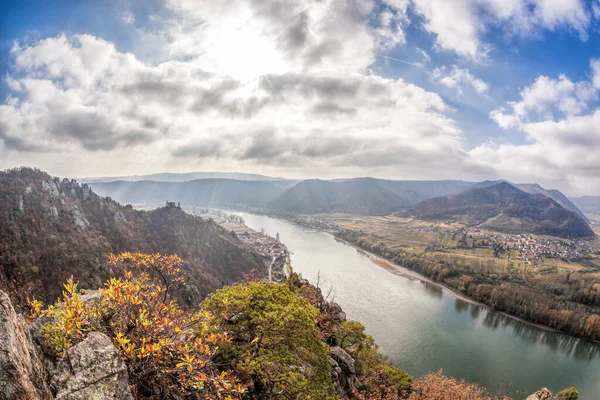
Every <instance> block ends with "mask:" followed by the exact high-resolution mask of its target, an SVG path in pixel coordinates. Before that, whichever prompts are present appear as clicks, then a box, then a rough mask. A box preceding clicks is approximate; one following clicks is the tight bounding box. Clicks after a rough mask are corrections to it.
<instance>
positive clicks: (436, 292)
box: [422, 282, 444, 299]
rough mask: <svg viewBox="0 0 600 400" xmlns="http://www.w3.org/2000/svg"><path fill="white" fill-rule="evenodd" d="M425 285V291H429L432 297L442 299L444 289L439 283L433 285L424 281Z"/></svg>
mask: <svg viewBox="0 0 600 400" xmlns="http://www.w3.org/2000/svg"><path fill="white" fill-rule="evenodd" d="M422 284H423V287H424V288H425V293H427V294H428V295H429V296H430V297H433V298H436V299H441V298H442V296H443V295H444V289H442V288H441V287H439V286H437V285H432V284H431V283H427V282H422Z"/></svg>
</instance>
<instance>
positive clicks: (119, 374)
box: [51, 332, 133, 400]
mask: <svg viewBox="0 0 600 400" xmlns="http://www.w3.org/2000/svg"><path fill="white" fill-rule="evenodd" d="M51 386H52V389H53V391H54V392H55V393H56V400H90V399H94V400H133V396H132V395H131V391H130V389H129V378H128V376H127V367H126V366H125V363H124V362H123V360H122V359H121V356H120V355H119V352H118V350H117V349H116V348H115V346H114V345H113V343H112V341H111V340H110V338H109V337H108V336H106V335H104V334H102V333H99V332H92V333H90V334H89V336H88V337H87V339H85V340H84V341H83V342H81V343H79V344H77V345H75V346H73V347H71V348H70V349H69V350H67V354H66V355H65V356H64V358H63V359H62V360H61V361H60V362H59V363H58V366H57V372H56V374H55V375H54V377H53V378H52V382H51Z"/></svg>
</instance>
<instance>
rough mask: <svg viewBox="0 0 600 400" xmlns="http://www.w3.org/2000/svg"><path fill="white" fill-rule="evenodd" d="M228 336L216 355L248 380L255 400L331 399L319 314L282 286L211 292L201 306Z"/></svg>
mask: <svg viewBox="0 0 600 400" xmlns="http://www.w3.org/2000/svg"><path fill="white" fill-rule="evenodd" d="M201 307H202V309H203V310H204V311H206V312H210V313H211V314H212V315H215V316H216V320H215V325H216V327H217V329H219V330H223V331H226V332H228V333H229V335H230V337H231V338H232V340H231V342H230V343H226V344H223V345H222V346H221V348H220V352H219V354H218V357H220V358H222V359H223V360H224V362H226V363H231V364H232V365H233V366H234V367H235V369H236V370H238V371H240V373H241V374H246V375H248V376H249V377H251V378H252V380H253V382H254V392H255V393H256V394H257V395H259V397H260V398H277V399H298V398H301V399H305V398H313V399H324V400H325V399H335V395H334V389H333V384H332V381H331V376H330V364H329V361H328V349H327V346H326V345H325V343H323V342H322V341H321V340H320V339H319V332H318V329H317V327H316V325H315V324H316V320H317V317H318V315H319V312H318V311H317V310H316V309H315V308H314V307H312V306H311V305H310V304H309V303H308V302H307V301H306V300H305V299H303V298H302V297H300V296H298V295H296V294H295V293H294V292H293V291H292V290H290V288H289V287H288V286H287V285H282V284H275V283H258V282H250V283H247V284H245V285H236V286H229V287H225V288H223V289H220V290H217V291H216V292H215V293H214V294H212V295H211V296H210V297H209V298H207V299H206V300H205V301H204V302H203V303H202V305H201Z"/></svg>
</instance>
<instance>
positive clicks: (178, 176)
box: [81, 172, 298, 183]
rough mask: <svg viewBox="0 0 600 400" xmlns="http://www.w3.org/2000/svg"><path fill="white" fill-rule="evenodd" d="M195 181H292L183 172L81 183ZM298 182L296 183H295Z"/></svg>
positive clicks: (255, 175) (268, 177) (243, 174)
mask: <svg viewBox="0 0 600 400" xmlns="http://www.w3.org/2000/svg"><path fill="white" fill-rule="evenodd" d="M196 179H235V180H238V181H292V182H294V181H293V180H289V179H284V178H276V177H271V176H266V175H259V174H245V173H241V172H185V173H169V172H165V173H159V174H150V175H129V176H115V177H96V178H94V177H90V178H81V181H82V182H87V183H92V182H112V181H127V182H136V181H154V182H187V181H193V180H196ZM295 182H298V181H295Z"/></svg>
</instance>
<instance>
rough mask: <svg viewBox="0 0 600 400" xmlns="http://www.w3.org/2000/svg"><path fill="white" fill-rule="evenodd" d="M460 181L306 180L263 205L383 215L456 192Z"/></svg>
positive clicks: (288, 209)
mask: <svg viewBox="0 0 600 400" xmlns="http://www.w3.org/2000/svg"><path fill="white" fill-rule="evenodd" d="M470 185H471V183H469V182H463V181H392V180H385V179H375V178H354V179H346V180H334V181H323V180H318V179H314V180H306V181H302V182H300V183H298V184H297V185H295V186H293V187H291V188H289V189H287V190H286V191H284V192H283V193H282V194H280V195H279V196H277V197H276V198H275V199H273V200H272V201H270V202H269V203H268V204H267V206H268V207H269V208H271V209H274V210H280V211H286V212H291V213H301V214H314V213H335V212H339V213H351V214H363V215H385V214H390V213H393V212H397V211H402V210H406V209H408V208H410V207H412V206H414V205H415V204H417V203H418V202H419V201H421V200H423V199H426V198H428V197H433V196H439V195H447V194H451V193H458V192H460V191H461V190H463V189H464V188H466V187H468V186H470Z"/></svg>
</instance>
